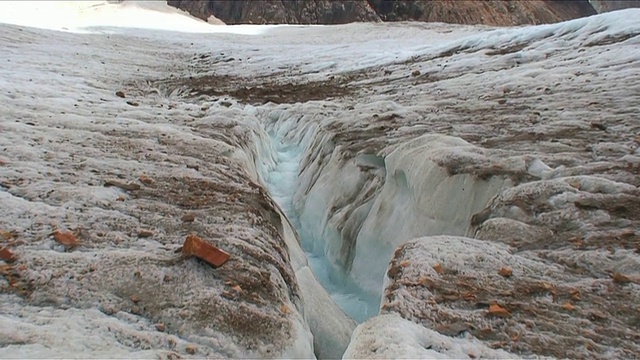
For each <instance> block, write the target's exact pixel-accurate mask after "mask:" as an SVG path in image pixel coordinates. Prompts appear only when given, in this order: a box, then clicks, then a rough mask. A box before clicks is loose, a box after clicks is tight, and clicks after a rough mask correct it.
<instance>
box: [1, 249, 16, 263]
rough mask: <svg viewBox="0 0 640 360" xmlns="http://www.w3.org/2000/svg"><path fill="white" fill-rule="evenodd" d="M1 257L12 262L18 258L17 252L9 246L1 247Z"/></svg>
mask: <svg viewBox="0 0 640 360" xmlns="http://www.w3.org/2000/svg"><path fill="white" fill-rule="evenodd" d="M0 259H2V260H4V261H6V262H12V261H14V260H15V259H16V254H14V253H13V251H11V250H9V249H7V248H2V249H0Z"/></svg>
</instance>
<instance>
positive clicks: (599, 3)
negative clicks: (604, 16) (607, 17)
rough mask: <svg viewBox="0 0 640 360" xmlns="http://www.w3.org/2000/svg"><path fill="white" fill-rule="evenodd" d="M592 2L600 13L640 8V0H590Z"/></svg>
mask: <svg viewBox="0 0 640 360" xmlns="http://www.w3.org/2000/svg"><path fill="white" fill-rule="evenodd" d="M590 2H591V5H593V7H594V8H595V9H596V11H597V12H598V13H605V12H609V11H615V10H622V9H629V8H640V0H590Z"/></svg>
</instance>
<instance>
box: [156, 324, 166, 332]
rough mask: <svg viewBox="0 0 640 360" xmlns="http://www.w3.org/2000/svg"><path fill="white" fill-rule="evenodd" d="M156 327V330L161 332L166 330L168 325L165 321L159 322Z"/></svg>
mask: <svg viewBox="0 0 640 360" xmlns="http://www.w3.org/2000/svg"><path fill="white" fill-rule="evenodd" d="M155 327H156V330H158V331H161V332H164V330H165V329H166V326H165V325H164V324H163V323H157V324H156V325H155Z"/></svg>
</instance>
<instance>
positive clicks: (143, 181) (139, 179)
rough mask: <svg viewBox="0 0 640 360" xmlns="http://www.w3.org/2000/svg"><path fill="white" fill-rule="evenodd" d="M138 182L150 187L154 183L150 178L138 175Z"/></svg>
mask: <svg viewBox="0 0 640 360" xmlns="http://www.w3.org/2000/svg"><path fill="white" fill-rule="evenodd" d="M138 181H140V182H141V183H143V184H145V185H151V184H153V183H154V182H156V181H155V180H153V179H152V178H150V177H148V176H147V175H140V177H139V178H138Z"/></svg>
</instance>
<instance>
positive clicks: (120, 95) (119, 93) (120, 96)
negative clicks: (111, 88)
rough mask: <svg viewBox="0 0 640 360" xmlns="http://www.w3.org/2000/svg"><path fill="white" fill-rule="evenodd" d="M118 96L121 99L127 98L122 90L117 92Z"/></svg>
mask: <svg viewBox="0 0 640 360" xmlns="http://www.w3.org/2000/svg"><path fill="white" fill-rule="evenodd" d="M116 96H117V97H119V98H123V99H124V97H125V96H124V91H122V90H118V91H116Z"/></svg>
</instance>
